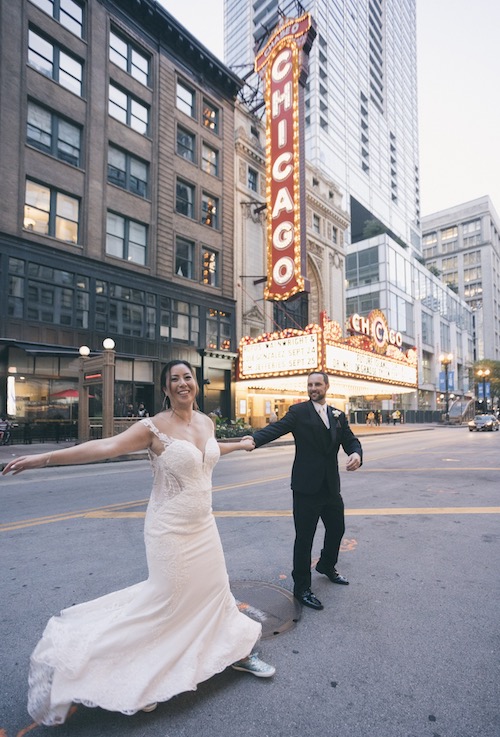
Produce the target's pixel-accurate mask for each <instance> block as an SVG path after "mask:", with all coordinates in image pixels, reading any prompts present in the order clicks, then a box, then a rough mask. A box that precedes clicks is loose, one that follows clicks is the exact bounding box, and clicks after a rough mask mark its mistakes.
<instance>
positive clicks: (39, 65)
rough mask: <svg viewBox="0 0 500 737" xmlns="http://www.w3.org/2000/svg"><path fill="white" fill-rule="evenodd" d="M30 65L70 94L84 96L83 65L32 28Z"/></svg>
mask: <svg viewBox="0 0 500 737" xmlns="http://www.w3.org/2000/svg"><path fill="white" fill-rule="evenodd" d="M28 63H29V64H30V66H32V67H33V68H34V69H37V70H38V71H39V72H41V73H42V74H45V76H46V77H50V79H53V80H54V81H55V82H58V83H59V84H60V85H62V86H63V87H65V88H66V89H67V90H70V92H74V93H75V95H79V96H80V97H81V96H82V80H83V64H81V63H80V62H79V61H77V60H76V59H75V58H74V57H73V56H70V55H69V54H67V53H66V52H65V51H63V50H62V49H60V48H59V47H58V46H55V45H53V44H51V43H50V42H49V41H47V40H46V39H45V38H42V36H39V35H38V33H35V31H33V30H31V28H30V31H29V37H28Z"/></svg>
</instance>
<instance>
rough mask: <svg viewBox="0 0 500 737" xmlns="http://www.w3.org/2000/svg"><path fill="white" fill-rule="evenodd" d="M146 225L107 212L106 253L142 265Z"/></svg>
mask: <svg viewBox="0 0 500 737" xmlns="http://www.w3.org/2000/svg"><path fill="white" fill-rule="evenodd" d="M146 248H147V227H146V226H145V225H143V224H142V223H138V222H136V221H135V220H130V219H129V218H125V217H122V216H121V215H116V214H115V213H113V212H108V217H107V221H106V253H107V254H108V256H115V257H116V258H120V259H123V260H124V261H129V262H130V263H134V264H140V265H141V266H144V265H145V263H146Z"/></svg>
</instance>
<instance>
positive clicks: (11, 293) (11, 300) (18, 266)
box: [7, 258, 25, 318]
mask: <svg viewBox="0 0 500 737" xmlns="http://www.w3.org/2000/svg"><path fill="white" fill-rule="evenodd" d="M24 270H25V262H24V261H22V260H21V259H18V258H9V288H8V299H7V314H8V316H9V317H19V318H22V317H24V297H25V294H24V281H25V280H24V278H23V277H24Z"/></svg>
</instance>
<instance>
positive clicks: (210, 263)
mask: <svg viewBox="0 0 500 737" xmlns="http://www.w3.org/2000/svg"><path fill="white" fill-rule="evenodd" d="M201 269H202V281H203V284H208V286H210V287H218V286H219V254H218V253H217V252H216V251H212V250H211V249H210V248H203V250H202V263H201Z"/></svg>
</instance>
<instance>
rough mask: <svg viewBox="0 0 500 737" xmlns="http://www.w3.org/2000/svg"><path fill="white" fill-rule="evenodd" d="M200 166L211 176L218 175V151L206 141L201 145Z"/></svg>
mask: <svg viewBox="0 0 500 737" xmlns="http://www.w3.org/2000/svg"><path fill="white" fill-rule="evenodd" d="M201 168H202V169H203V171H206V172H207V174H211V175H212V176H213V177H217V176H218V175H219V152H218V151H216V150H215V149H214V148H212V147H211V146H207V144H206V143H204V144H203V145H202V147H201Z"/></svg>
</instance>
